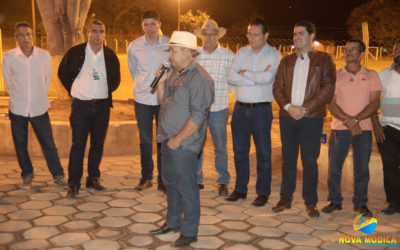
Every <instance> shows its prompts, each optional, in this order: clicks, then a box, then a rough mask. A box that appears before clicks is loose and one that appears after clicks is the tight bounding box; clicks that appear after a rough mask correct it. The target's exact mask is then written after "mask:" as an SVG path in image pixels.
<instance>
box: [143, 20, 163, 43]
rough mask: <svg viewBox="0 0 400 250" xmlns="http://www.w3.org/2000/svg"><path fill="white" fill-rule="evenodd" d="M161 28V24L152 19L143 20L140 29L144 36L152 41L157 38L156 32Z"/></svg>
mask: <svg viewBox="0 0 400 250" xmlns="http://www.w3.org/2000/svg"><path fill="white" fill-rule="evenodd" d="M160 27H161V23H160V22H159V21H157V20H156V19H154V18H146V19H143V22H142V28H143V31H144V35H145V36H146V37H147V38H149V39H154V38H156V37H157V36H158V30H159V29H160Z"/></svg>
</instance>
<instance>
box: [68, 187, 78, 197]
mask: <svg viewBox="0 0 400 250" xmlns="http://www.w3.org/2000/svg"><path fill="white" fill-rule="evenodd" d="M78 194H79V188H78V187H77V186H73V187H68V190H67V198H75V197H76V196H77V195H78Z"/></svg>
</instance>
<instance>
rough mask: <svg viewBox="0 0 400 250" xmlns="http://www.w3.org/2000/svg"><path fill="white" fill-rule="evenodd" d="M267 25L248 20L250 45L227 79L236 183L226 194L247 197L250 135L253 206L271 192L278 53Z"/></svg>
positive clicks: (234, 198) (237, 58) (231, 198)
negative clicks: (254, 168)
mask: <svg viewBox="0 0 400 250" xmlns="http://www.w3.org/2000/svg"><path fill="white" fill-rule="evenodd" d="M268 34H269V33H268V27H267V24H266V23H265V21H264V20H263V19H260V18H259V19H256V20H254V21H252V22H251V23H250V24H249V27H248V32H247V39H248V40H249V45H248V46H246V47H243V48H241V49H240V50H239V51H238V52H237V53H236V56H235V59H234V60H233V63H232V65H231V67H230V69H229V73H228V82H229V84H231V85H233V86H234V87H235V99H236V103H235V108H234V110H233V114H232V121H231V126H232V139H233V152H234V154H235V156H234V159H235V169H236V185H235V190H234V191H233V192H232V193H231V194H230V195H229V197H227V198H226V199H227V200H228V201H237V200H238V199H245V198H246V197H247V184H248V183H249V178H250V166H249V151H250V139H251V137H252V136H253V139H254V145H255V147H256V152H257V182H256V192H257V197H256V199H255V200H254V202H253V203H252V204H253V205H254V206H264V205H265V203H267V201H268V197H269V195H270V194H271V123H272V118H273V117H272V108H271V102H272V101H274V97H273V96H272V84H273V83H274V79H275V75H276V70H277V68H278V65H279V61H280V58H281V55H280V54H279V51H278V50H276V49H275V48H274V47H272V46H270V45H269V44H268V43H267V39H268Z"/></svg>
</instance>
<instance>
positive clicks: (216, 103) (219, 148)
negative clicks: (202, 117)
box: [194, 19, 234, 196]
mask: <svg viewBox="0 0 400 250" xmlns="http://www.w3.org/2000/svg"><path fill="white" fill-rule="evenodd" d="M225 33H226V29H225V28H223V27H218V24H217V22H216V21H214V20H212V19H208V20H207V21H205V22H204V24H203V26H202V27H201V29H195V30H194V34H195V35H197V36H198V37H200V38H201V40H202V42H203V47H202V48H201V50H200V53H199V55H198V56H197V62H198V63H199V64H200V65H201V66H202V67H203V68H204V69H205V70H206V71H207V72H208V73H209V74H210V76H211V78H212V79H213V80H214V90H215V95H214V99H213V103H212V104H211V108H210V113H209V115H208V120H207V123H208V128H209V130H210V134H211V137H212V140H213V143H214V152H215V168H216V170H217V172H218V180H217V182H218V194H219V195H221V196H226V195H228V183H229V179H230V175H229V172H228V154H227V150H226V141H227V139H226V124H227V122H228V102H229V88H228V81H227V80H226V78H227V74H228V70H229V66H231V64H232V60H233V57H234V54H233V53H232V52H231V51H230V50H228V49H225V48H223V47H222V46H221V45H220V44H219V42H218V40H219V39H220V38H221V37H223V36H224V35H225ZM202 163H203V153H201V156H200V159H199V161H198V164H199V166H198V169H197V183H198V184H199V188H200V189H203V188H204V184H203V173H202V171H201V168H202Z"/></svg>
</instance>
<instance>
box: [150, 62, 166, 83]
mask: <svg viewBox="0 0 400 250" xmlns="http://www.w3.org/2000/svg"><path fill="white" fill-rule="evenodd" d="M170 67H171V63H170V62H169V60H167V61H165V62H164V63H163V65H162V66H161V72H160V75H158V76H156V77H155V78H154V79H153V81H152V82H151V84H150V87H151V88H152V89H154V88H155V87H156V86H157V83H158V81H160V79H161V77H162V76H163V75H164V73H165V71H166V70H167V69H169V68H170Z"/></svg>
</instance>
